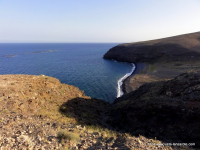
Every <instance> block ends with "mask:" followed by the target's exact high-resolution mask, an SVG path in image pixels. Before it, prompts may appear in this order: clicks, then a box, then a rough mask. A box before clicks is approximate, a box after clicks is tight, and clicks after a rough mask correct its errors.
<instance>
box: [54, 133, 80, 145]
mask: <svg viewBox="0 0 200 150" xmlns="http://www.w3.org/2000/svg"><path fill="white" fill-rule="evenodd" d="M57 138H58V139H60V140H62V139H65V140H70V141H73V142H76V141H77V139H78V138H79V134H77V133H73V132H69V131H65V130H61V131H59V132H58V135H57Z"/></svg>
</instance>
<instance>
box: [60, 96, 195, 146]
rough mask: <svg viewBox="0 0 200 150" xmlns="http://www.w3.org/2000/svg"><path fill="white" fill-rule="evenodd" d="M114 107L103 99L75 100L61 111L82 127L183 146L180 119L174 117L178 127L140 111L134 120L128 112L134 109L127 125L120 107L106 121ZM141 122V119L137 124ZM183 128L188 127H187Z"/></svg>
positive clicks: (61, 107) (65, 105)
mask: <svg viewBox="0 0 200 150" xmlns="http://www.w3.org/2000/svg"><path fill="white" fill-rule="evenodd" d="M111 107H112V106H111V104H109V103H107V102H104V101H102V100H98V99H84V98H74V99H71V100H69V101H67V102H65V103H63V104H62V105H61V106H60V112H61V113H62V114H63V115H65V116H66V117H70V118H75V119H76V121H77V123H78V124H81V125H84V126H93V127H94V128H102V129H106V128H107V129H110V130H112V131H118V132H120V133H122V134H123V133H125V132H127V131H128V132H129V133H131V135H132V136H135V137H138V136H140V135H142V136H144V137H146V138H150V139H155V138H156V139H157V140H161V141H162V142H163V143H182V142H181V141H179V138H177V137H180V136H178V135H177V134H176V132H175V131H176V130H175V129H174V128H175V126H176V122H178V120H177V118H176V116H172V117H173V118H175V120H177V121H174V123H175V124H170V123H169V122H168V120H165V121H164V122H163V121H161V122H159V121H158V120H157V119H156V118H155V117H154V119H152V120H151V113H150V114H149V116H148V118H145V117H144V115H143V110H142V109H140V110H138V113H139V114H138V116H140V117H139V118H138V116H137V117H136V116H135V117H134V115H133V116H129V115H131V114H129V113H128V112H127V111H129V112H130V110H128V109H127V111H124V112H127V113H126V114H129V115H128V116H129V117H128V118H129V121H127V123H125V122H126V121H125V122H124V119H126V117H127V115H126V114H123V112H120V111H117V110H118V109H117V108H112V109H116V112H115V113H114V114H113V115H114V116H113V117H111V116H110V117H111V118H109V119H111V120H108V119H105V116H106V115H105V112H106V111H107V110H111V111H112V109H110V108H111ZM167 110H168V109H167ZM163 111H164V110H163ZM169 111H174V110H169ZM150 112H151V111H150ZM158 114H159V113H158ZM120 115H122V116H123V115H124V117H122V118H124V119H120V120H118V119H119V118H121V117H120ZM160 115H161V116H162V112H160ZM154 116H156V115H154ZM158 118H163V117H158ZM164 118H165V117H164ZM164 118H163V119H164ZM130 119H131V120H132V123H131V124H130ZM135 119H136V120H135ZM137 119H139V120H138V121H137ZM117 120H118V121H117ZM148 120H150V121H148ZM106 121H108V122H109V121H112V122H109V124H112V127H115V128H111V126H108V122H106ZM165 122H168V123H169V124H165ZM113 123H114V124H113ZM163 123H164V124H163ZM122 125H123V126H122ZM177 126H179V125H177ZM183 126H185V125H184V124H183ZM155 127H156V128H155ZM132 129H133V130H132ZM164 129H167V130H166V131H165V130H164ZM179 130H181V128H180V129H177V131H179ZM177 133H179V134H180V133H181V132H177ZM183 135H185V134H183ZM185 138H186V137H185ZM188 138H189V137H188ZM188 138H186V140H183V141H184V142H185V141H187V142H190V143H194V141H188V140H187V139H188ZM182 139H184V138H182ZM119 140H120V139H119ZM123 140H125V138H124V139H121V142H122V141H123ZM121 142H120V144H121V145H120V146H121V147H124V148H123V149H129V148H128V147H126V146H125V144H123V143H121ZM124 143H125V142H124ZM197 145H198V144H197V143H196V146H197ZM93 148H94V147H93Z"/></svg>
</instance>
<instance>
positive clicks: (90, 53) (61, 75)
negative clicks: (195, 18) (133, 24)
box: [0, 43, 132, 102]
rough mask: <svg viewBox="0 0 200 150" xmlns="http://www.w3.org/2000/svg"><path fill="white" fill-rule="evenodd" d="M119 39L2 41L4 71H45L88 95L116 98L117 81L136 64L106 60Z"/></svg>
mask: <svg viewBox="0 0 200 150" xmlns="http://www.w3.org/2000/svg"><path fill="white" fill-rule="evenodd" d="M116 45H117V43H109V44H108V43H106V44H82V43H81V44H78V43H76V44H74V43H65V44H60V43H59V44H52V43H51V44H49V43H48V44H41V43H40V44H39V43H38V44H32V43H31V44H21V43H20V44H19V43H18V44H10V43H9V44H0V74H30V75H40V74H44V75H47V76H52V77H55V78H58V79H59V80H60V82H61V83H66V84H70V85H74V86H77V87H79V89H80V90H83V91H84V92H85V94H86V95H88V96H91V97H93V98H98V99H103V100H105V101H108V102H112V101H113V100H114V99H115V98H116V97H117V92H118V88H117V82H118V80H119V79H120V78H121V77H123V76H124V75H125V74H126V73H128V72H130V71H131V69H132V65H131V64H128V63H119V62H116V61H111V60H105V59H103V58H102V57H103V55H104V54H105V53H106V52H107V51H108V50H109V49H110V48H112V47H113V46H116Z"/></svg>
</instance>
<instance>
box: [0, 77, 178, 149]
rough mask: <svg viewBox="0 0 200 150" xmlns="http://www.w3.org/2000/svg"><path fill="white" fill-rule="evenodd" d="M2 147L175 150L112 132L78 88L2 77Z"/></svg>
mask: <svg viewBox="0 0 200 150" xmlns="http://www.w3.org/2000/svg"><path fill="white" fill-rule="evenodd" d="M0 103H1V105H0V149H1V150H18V149H30V150H31V149H34V150H36V149H41V150H42V149H45V150H49V149H123V150H126V149H127V150H129V149H149V150H150V149H155V148H157V149H158V148H159V149H166V148H168V149H177V148H180V147H173V148H172V147H169V146H162V145H159V143H161V141H159V140H156V139H155V138H146V137H144V136H142V135H141V136H139V137H135V136H131V135H129V134H127V133H121V132H118V131H115V130H111V127H110V126H109V125H108V124H107V123H106V121H105V118H106V115H105V111H108V110H109V108H111V107H112V105H111V104H109V103H106V102H104V101H102V100H98V99H91V98H90V97H88V96H85V95H84V92H83V91H80V90H79V89H78V88H77V87H74V86H71V85H66V84H61V83H60V81H59V80H58V79H55V78H52V77H48V76H44V75H40V76H34V75H0Z"/></svg>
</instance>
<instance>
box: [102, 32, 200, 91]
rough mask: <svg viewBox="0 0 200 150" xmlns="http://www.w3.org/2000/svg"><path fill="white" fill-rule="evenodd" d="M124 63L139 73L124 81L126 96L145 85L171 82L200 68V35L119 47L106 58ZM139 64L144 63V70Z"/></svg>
mask: <svg viewBox="0 0 200 150" xmlns="http://www.w3.org/2000/svg"><path fill="white" fill-rule="evenodd" d="M103 57H104V58H105V59H114V60H117V61H122V62H131V63H135V64H136V66H138V67H137V68H138V69H139V74H137V75H135V76H134V77H132V78H129V79H128V80H126V82H125V85H126V86H125V89H124V90H125V91H124V92H125V93H129V92H131V91H134V90H135V89H137V88H138V87H139V86H141V85H142V84H144V83H148V82H153V81H160V80H168V79H172V78H174V77H175V76H177V75H179V74H181V73H184V72H188V71H196V70H199V69H200V32H196V33H191V34H184V35H179V36H174V37H168V38H163V39H157V40H151V41H144V42H136V43H126V44H120V45H117V46H115V47H113V48H111V49H110V50H109V51H108V52H107V53H106V54H105V55H104V56H103ZM138 64H142V65H143V67H142V69H141V67H140V66H139V65H138Z"/></svg>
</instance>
